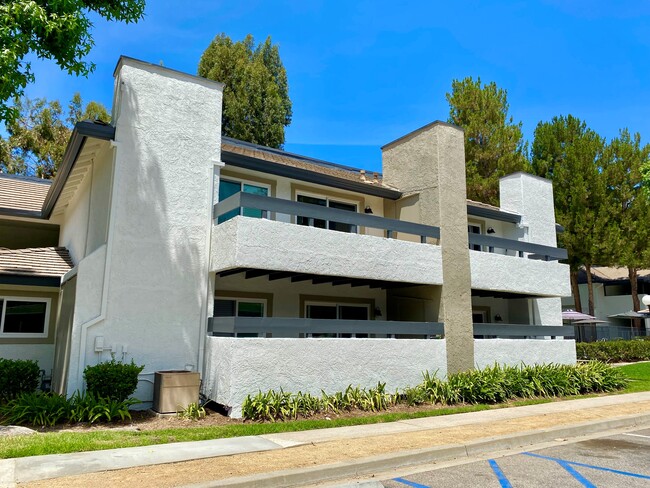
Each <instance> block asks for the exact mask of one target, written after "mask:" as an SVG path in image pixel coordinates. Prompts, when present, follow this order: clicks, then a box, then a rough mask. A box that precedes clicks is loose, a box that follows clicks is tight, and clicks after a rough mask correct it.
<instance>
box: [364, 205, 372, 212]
mask: <svg viewBox="0 0 650 488" xmlns="http://www.w3.org/2000/svg"><path fill="white" fill-rule="evenodd" d="M363 213H367V214H371V213H372V209H371V208H370V205H368V206H367V207H366V208H364V209H363Z"/></svg>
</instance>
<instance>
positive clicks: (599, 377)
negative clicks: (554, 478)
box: [242, 361, 627, 421]
mask: <svg viewBox="0 0 650 488" xmlns="http://www.w3.org/2000/svg"><path fill="white" fill-rule="evenodd" d="M626 384H627V379H626V377H625V375H624V374H623V373H622V372H621V371H619V370H618V369H616V368H612V367H611V366H608V365H606V364H604V363H601V362H598V361H590V362H586V363H580V364H577V365H575V366H569V365H562V364H543V365H532V366H524V365H521V366H499V365H496V364H495V365H494V366H489V367H487V368H484V369H482V370H471V371H465V372H462V373H456V374H452V375H449V377H448V378H447V380H446V381H445V380H442V379H440V378H437V377H436V376H435V375H431V374H429V372H425V373H424V379H423V381H422V383H420V384H419V385H418V386H416V387H413V388H405V389H404V390H402V391H401V392H400V391H399V390H398V391H396V392H395V393H394V394H390V393H386V391H385V384H384V383H378V384H377V387H376V388H370V389H369V390H366V389H365V388H359V387H357V388H353V387H352V386H351V385H350V386H348V387H347V388H346V389H345V391H342V392H337V393H334V394H332V395H328V394H327V393H325V392H322V396H321V398H318V397H314V396H311V395H310V394H308V393H307V394H305V393H301V392H298V394H296V395H293V394H291V393H285V392H284V391H282V390H280V392H279V393H278V392H276V391H274V390H270V391H268V392H266V393H262V392H259V393H258V394H257V395H256V396H255V397H251V396H250V395H249V396H247V397H246V400H245V401H244V404H243V406H242V413H243V416H244V418H246V419H250V420H260V421H264V420H270V421H275V420H287V419H295V418H297V416H298V415H301V416H303V417H309V416H311V415H314V414H317V413H322V412H334V413H338V412H340V411H348V410H352V409H355V408H357V409H360V410H365V411H373V412H375V411H378V410H385V409H386V408H388V406H389V405H394V404H398V403H403V404H406V405H421V404H424V403H430V404H441V405H457V404H467V403H470V404H476V403H501V402H504V401H507V400H512V399H515V398H534V397H556V396H570V395H578V394H585V393H600V392H608V391H614V390H618V389H621V388H623V387H625V385H626Z"/></svg>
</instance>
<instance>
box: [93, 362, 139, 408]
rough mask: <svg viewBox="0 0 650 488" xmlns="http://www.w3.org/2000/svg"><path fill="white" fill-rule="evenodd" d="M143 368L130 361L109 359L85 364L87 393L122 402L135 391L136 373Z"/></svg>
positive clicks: (136, 385) (136, 383) (136, 384)
mask: <svg viewBox="0 0 650 488" xmlns="http://www.w3.org/2000/svg"><path fill="white" fill-rule="evenodd" d="M143 369H144V365H143V366H138V365H136V364H135V363H134V362H133V360H131V363H123V362H121V361H115V358H112V359H111V360H110V361H106V362H103V363H99V364H96V365H95V366H86V368H85V369H84V379H85V380H86V386H87V389H88V392H89V393H92V394H93V395H94V396H96V397H101V398H110V399H111V400H115V401H117V402H123V401H124V400H126V399H127V398H129V397H130V396H131V395H133V393H134V392H135V390H136V388H137V387H138V375H139V374H140V373H141V372H142V370H143Z"/></svg>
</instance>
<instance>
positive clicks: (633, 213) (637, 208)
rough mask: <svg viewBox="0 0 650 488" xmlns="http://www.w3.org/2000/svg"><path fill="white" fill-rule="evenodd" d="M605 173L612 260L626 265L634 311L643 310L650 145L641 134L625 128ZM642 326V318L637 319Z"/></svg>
mask: <svg viewBox="0 0 650 488" xmlns="http://www.w3.org/2000/svg"><path fill="white" fill-rule="evenodd" d="M603 161H604V167H603V176H604V177H605V181H606V187H605V188H606V203H607V205H606V210H607V213H608V222H607V242H608V243H609V246H608V247H607V248H606V252H607V257H608V260H609V261H610V262H611V263H615V264H617V265H621V266H626V267H627V269H628V276H629V278H630V285H631V292H632V307H633V310H640V309H641V304H640V302H639V294H638V288H637V279H638V271H639V269H642V268H647V267H649V266H650V249H649V248H648V242H650V228H649V227H648V225H647V218H648V212H650V204H649V199H648V195H647V194H646V193H645V192H644V191H643V187H642V174H641V170H642V168H643V167H644V165H648V164H649V163H650V146H649V145H645V146H642V145H641V135H640V134H639V133H636V134H634V136H631V135H630V132H629V131H628V130H627V129H622V130H621V131H620V132H619V135H618V137H616V138H614V139H612V141H611V142H610V143H609V145H608V146H607V148H606V149H605V153H604V157H603ZM635 326H636V327H640V321H639V320H636V321H635Z"/></svg>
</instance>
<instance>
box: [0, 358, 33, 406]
mask: <svg viewBox="0 0 650 488" xmlns="http://www.w3.org/2000/svg"><path fill="white" fill-rule="evenodd" d="M39 377H40V370H39V369H38V364H37V363H36V361H31V360H27V359H3V358H0V402H6V401H8V400H11V399H12V398H15V397H16V396H17V395H20V394H21V393H25V392H33V391H34V390H36V388H37V387H38V382H39Z"/></svg>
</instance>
